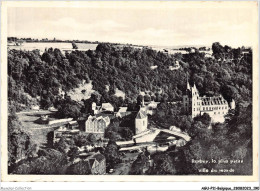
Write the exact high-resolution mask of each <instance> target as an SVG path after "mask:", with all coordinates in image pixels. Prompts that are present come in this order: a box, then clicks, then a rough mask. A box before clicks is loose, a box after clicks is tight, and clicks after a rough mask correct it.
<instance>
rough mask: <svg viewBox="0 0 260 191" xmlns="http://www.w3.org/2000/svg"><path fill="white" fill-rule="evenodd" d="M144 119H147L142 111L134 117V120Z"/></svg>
mask: <svg viewBox="0 0 260 191" xmlns="http://www.w3.org/2000/svg"><path fill="white" fill-rule="evenodd" d="M146 117H147V115H146V113H145V111H143V110H142V109H140V110H139V112H138V113H137V115H136V119H143V118H146Z"/></svg>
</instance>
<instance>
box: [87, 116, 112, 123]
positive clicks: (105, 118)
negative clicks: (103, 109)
mask: <svg viewBox="0 0 260 191" xmlns="http://www.w3.org/2000/svg"><path fill="white" fill-rule="evenodd" d="M100 120H104V121H105V122H106V123H107V122H110V118H109V117H108V116H103V115H96V116H92V115H90V116H89V117H88V120H87V121H92V122H93V121H100Z"/></svg>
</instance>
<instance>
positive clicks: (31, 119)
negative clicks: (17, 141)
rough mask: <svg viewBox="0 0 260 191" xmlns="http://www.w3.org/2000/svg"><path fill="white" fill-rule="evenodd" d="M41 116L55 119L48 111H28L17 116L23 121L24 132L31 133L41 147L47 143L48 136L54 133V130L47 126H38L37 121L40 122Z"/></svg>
mask: <svg viewBox="0 0 260 191" xmlns="http://www.w3.org/2000/svg"><path fill="white" fill-rule="evenodd" d="M41 115H49V118H50V120H54V119H55V118H54V117H53V116H52V115H53V112H50V111H48V110H40V111H26V112H19V113H17V116H18V117H19V120H20V121H21V123H22V125H23V127H24V130H26V131H27V132H29V133H30V134H31V135H32V136H31V137H32V140H33V141H34V142H35V143H37V144H38V145H40V146H43V145H44V144H45V143H47V134H48V132H50V131H52V130H53V129H54V128H53V127H51V126H49V125H47V124H38V123H36V122H35V121H36V120H38V119H39V118H40V117H41Z"/></svg>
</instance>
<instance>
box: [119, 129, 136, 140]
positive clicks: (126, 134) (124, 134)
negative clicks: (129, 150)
mask: <svg viewBox="0 0 260 191" xmlns="http://www.w3.org/2000/svg"><path fill="white" fill-rule="evenodd" d="M121 134H122V138H124V139H126V140H131V139H132V137H133V135H134V133H133V132H132V131H131V130H130V129H129V128H128V127H125V128H123V130H122V133H121Z"/></svg>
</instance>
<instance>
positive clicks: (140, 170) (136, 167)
mask: <svg viewBox="0 0 260 191" xmlns="http://www.w3.org/2000/svg"><path fill="white" fill-rule="evenodd" d="M147 161H148V157H147V156H146V155H144V154H143V153H141V154H139V155H138V157H137V159H136V160H135V161H134V162H133V164H132V166H131V169H130V172H129V174H130V175H142V174H144V168H145V167H146V163H147Z"/></svg>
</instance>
